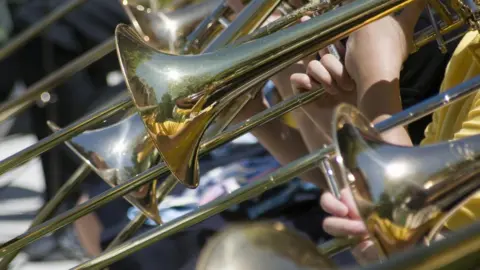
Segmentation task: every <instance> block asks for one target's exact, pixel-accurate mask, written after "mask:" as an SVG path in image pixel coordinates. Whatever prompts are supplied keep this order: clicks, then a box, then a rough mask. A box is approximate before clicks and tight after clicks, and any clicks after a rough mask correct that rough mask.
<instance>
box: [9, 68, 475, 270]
mask: <svg viewBox="0 0 480 270" xmlns="http://www.w3.org/2000/svg"><path fill="white" fill-rule="evenodd" d="M479 88H480V76H479V77H475V78H473V79H471V80H469V81H467V82H464V83H461V84H459V85H458V86H456V87H454V88H452V89H450V90H448V91H445V92H443V93H440V94H438V95H436V96H434V97H432V98H430V99H427V100H424V101H423V102H420V103H419V104H417V105H415V106H412V107H410V108H409V109H407V110H405V111H402V112H400V113H397V114H395V115H393V116H392V117H391V118H388V119H386V120H384V121H382V122H380V123H378V124H377V125H375V128H376V129H378V130H379V132H383V131H386V130H388V129H390V128H392V127H395V126H399V125H406V124H408V123H411V122H413V121H415V120H417V119H420V118H422V117H424V116H426V115H428V114H429V113H432V112H433V111H434V110H436V109H438V108H440V107H442V106H445V105H447V104H452V103H454V102H456V101H458V100H461V99H462V98H463V97H465V96H467V95H468V94H471V93H474V92H475V91H476V90H477V89H479ZM322 93H323V91H310V92H307V93H303V94H300V95H298V96H295V97H292V98H291V99H290V100H286V101H283V102H281V103H279V104H276V105H274V106H273V107H271V108H269V109H267V110H266V111H264V112H262V113H260V114H258V115H255V116H253V117H252V118H250V119H248V120H247V121H245V122H243V123H240V124H238V125H236V126H235V127H234V128H232V130H229V131H227V132H224V133H222V134H221V135H219V136H216V137H215V138H212V139H210V140H208V141H206V142H204V143H203V144H202V147H201V149H200V153H201V154H204V153H207V152H209V151H211V150H212V149H214V148H216V147H218V146H220V145H222V144H224V143H226V142H228V141H231V140H233V139H235V138H238V137H239V136H241V135H242V134H245V133H246V132H248V131H250V130H252V129H253V128H255V127H257V126H259V125H262V124H264V123H267V122H268V121H269V120H271V119H274V118H276V117H279V116H281V115H282V114H284V113H286V112H289V111H291V110H293V109H296V108H298V107H299V106H301V105H302V104H305V103H308V102H311V101H312V100H314V99H315V98H317V97H319V96H320V95H322ZM334 150H335V149H334V148H333V146H329V147H326V148H323V149H320V150H318V151H317V152H315V153H312V154H310V155H308V156H305V157H302V158H300V159H298V160H296V161H294V162H291V163H290V164H288V165H286V166H284V167H282V168H279V169H278V170H276V171H275V172H272V173H270V174H268V175H266V176H264V177H261V178H260V179H258V181H256V182H255V183H251V184H249V185H247V186H244V187H242V188H240V189H239V190H237V191H235V192H232V193H230V194H228V195H226V196H223V197H221V198H218V199H216V200H215V201H212V202H211V203H209V204H207V205H204V206H202V207H200V208H199V209H197V210H195V211H193V212H191V213H189V214H187V215H186V216H184V217H182V218H179V219H176V220H173V221H170V222H168V223H165V224H163V225H162V227H158V228H155V229H153V230H151V231H149V232H147V233H145V234H143V235H140V236H138V237H135V238H134V239H132V240H129V241H127V242H126V243H125V244H123V245H121V246H119V247H116V248H114V249H112V250H111V252H105V253H103V254H102V255H100V256H99V257H97V258H95V259H92V260H90V261H88V262H85V263H83V264H82V265H80V266H78V267H76V268H75V269H89V270H90V269H101V268H102V267H104V266H108V265H109V264H111V263H113V262H115V261H118V260H120V259H122V258H124V257H125V256H128V255H129V254H132V253H134V252H136V251H138V250H140V249H142V248H144V247H146V246H149V245H151V244H153V243H155V242H156V241H159V240H161V239H164V238H165V237H168V236H170V235H172V234H174V233H176V232H179V231H181V230H183V229H185V228H188V227H189V226H192V225H194V224H197V223H199V222H202V221H204V220H206V219H207V218H209V217H212V216H213V215H215V214H218V213H220V212H222V211H224V210H226V209H228V208H230V207H232V206H234V205H236V204H238V203H240V202H243V201H245V200H248V199H252V198H255V197H257V196H259V195H260V194H262V193H263V192H265V191H267V190H270V189H272V188H274V187H277V186H279V185H282V184H285V183H287V182H289V181H290V180H291V179H292V178H294V177H295V176H297V175H300V174H302V173H304V172H306V171H308V170H310V169H311V168H314V167H315V166H317V164H318V163H319V162H320V161H321V160H323V159H324V158H325V157H326V156H330V155H332V154H334ZM167 173H168V169H167V168H166V166H165V165H164V164H163V163H162V164H159V165H158V166H155V167H153V168H151V169H149V170H147V171H146V172H144V173H142V174H140V175H138V176H136V177H134V178H132V179H130V181H129V182H127V183H125V184H122V185H119V186H117V187H116V188H114V189H110V190H108V191H106V192H104V193H103V194H101V195H98V196H96V197H94V198H92V199H90V200H89V201H88V202H85V203H84V204H82V205H79V206H77V207H75V208H74V209H71V210H69V211H67V212H65V213H63V214H62V215H60V216H58V217H54V218H52V219H51V220H50V221H49V222H47V223H42V224H40V225H38V226H36V227H35V228H33V229H32V230H31V231H28V232H26V233H23V234H21V235H20V236H18V237H16V238H15V239H12V240H10V241H8V242H6V243H3V244H1V245H0V255H1V256H4V255H5V254H9V253H12V252H14V251H16V250H18V249H20V248H22V247H24V246H26V245H27V244H29V243H31V242H33V241H35V240H37V239H38V238H40V237H42V236H44V235H46V234H47V233H49V232H52V231H55V230H57V229H59V228H62V227H63V226H65V225H67V224H69V223H71V222H73V221H74V220H76V219H77V218H79V217H82V216H84V215H86V214H88V213H90V212H91V211H94V210H95V209H98V208H99V207H101V206H102V205H104V204H106V203H108V202H110V201H112V200H114V199H116V198H119V197H121V196H123V195H125V194H126V193H128V192H130V191H132V190H134V189H135V188H137V187H138V186H141V185H143V184H146V183H148V182H149V181H151V179H153V178H156V177H159V176H161V175H166V174H167ZM327 249H328V247H327Z"/></svg>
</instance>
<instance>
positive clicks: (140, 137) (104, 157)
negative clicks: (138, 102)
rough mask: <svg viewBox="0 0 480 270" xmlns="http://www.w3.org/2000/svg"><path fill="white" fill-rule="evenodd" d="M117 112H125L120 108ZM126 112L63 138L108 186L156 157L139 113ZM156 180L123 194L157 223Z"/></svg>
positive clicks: (124, 179) (53, 126)
mask: <svg viewBox="0 0 480 270" xmlns="http://www.w3.org/2000/svg"><path fill="white" fill-rule="evenodd" d="M119 113H121V114H125V112H122V111H120V112H119ZM126 114H127V117H125V118H124V119H123V120H121V121H119V122H117V123H115V124H113V125H110V126H107V127H104V128H99V129H94V130H88V131H85V132H84V133H82V134H80V135H78V136H76V137H74V138H72V139H71V140H70V141H68V142H66V144H67V146H68V147H69V148H70V149H71V150H72V151H73V152H74V153H75V154H76V155H77V156H78V157H80V158H81V159H82V160H83V161H84V162H85V163H87V164H88V165H89V166H90V167H91V168H92V170H93V171H94V172H96V173H97V174H98V175H99V176H100V177H101V178H102V179H103V180H104V181H105V182H106V183H107V184H108V185H110V186H111V187H115V186H117V185H120V184H123V183H125V182H126V181H128V180H129V179H130V178H132V177H134V176H136V175H138V174H140V173H142V172H144V171H145V170H147V169H149V168H150V167H152V166H153V165H155V164H157V163H158V161H159V155H158V152H157V151H156V149H155V147H154V145H153V143H152V140H151V139H150V138H149V137H148V134H146V133H145V128H144V126H143V123H142V121H141V120H140V119H139V117H140V116H139V115H138V114H137V113H135V112H132V111H131V110H130V113H128V112H127V113H126ZM113 118H115V116H113ZM106 121H108V120H106ZM48 125H49V126H50V128H51V129H52V130H53V131H57V130H58V129H59V127H57V126H56V125H55V124H54V123H53V122H48ZM156 184H157V182H156V181H152V182H151V183H149V184H147V185H143V186H141V187H140V188H138V189H137V190H136V191H134V192H131V193H129V194H128V195H126V196H125V199H127V200H128V201H129V202H130V203H132V204H133V205H135V206H136V207H137V208H138V209H140V210H141V211H142V212H144V213H145V214H146V215H147V216H148V217H149V218H151V219H152V220H154V221H155V222H157V223H158V224H160V222H161V221H160V216H159V214H158V209H157V205H158V202H157V200H156V199H155V189H156Z"/></svg>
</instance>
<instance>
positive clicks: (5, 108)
mask: <svg viewBox="0 0 480 270" xmlns="http://www.w3.org/2000/svg"><path fill="white" fill-rule="evenodd" d="M114 50H115V39H114V38H110V39H108V40H107V41H105V42H103V43H102V44H100V45H98V46H96V47H95V48H93V49H91V50H90V51H88V52H87V53H85V54H83V55H81V56H79V57H78V58H76V59H75V60H73V61H71V62H69V63H68V64H65V65H64V66H63V67H61V68H60V69H58V70H57V71H55V72H53V73H51V74H49V75H48V76H47V77H45V78H43V79H41V80H40V81H38V82H36V83H34V84H33V85H31V86H30V87H28V89H27V90H26V93H24V94H22V95H21V96H20V97H18V98H16V99H14V100H11V101H8V102H6V103H4V104H1V105H0V122H2V121H5V120H7V119H8V118H10V117H12V116H14V115H16V114H18V113H20V112H23V111H24V110H26V109H27V108H28V107H29V106H30V105H32V104H33V103H35V100H36V99H37V98H38V97H39V96H40V95H41V94H42V93H43V92H48V91H50V90H52V89H53V88H55V87H57V86H58V85H60V84H61V83H63V82H64V81H66V80H67V79H68V78H69V77H70V76H72V75H73V74H75V73H77V72H79V71H80V70H82V69H84V68H86V67H87V66H89V65H91V64H92V63H94V62H96V61H97V60H99V59H101V58H102V57H104V56H105V55H107V54H109V53H111V52H113V51H114Z"/></svg>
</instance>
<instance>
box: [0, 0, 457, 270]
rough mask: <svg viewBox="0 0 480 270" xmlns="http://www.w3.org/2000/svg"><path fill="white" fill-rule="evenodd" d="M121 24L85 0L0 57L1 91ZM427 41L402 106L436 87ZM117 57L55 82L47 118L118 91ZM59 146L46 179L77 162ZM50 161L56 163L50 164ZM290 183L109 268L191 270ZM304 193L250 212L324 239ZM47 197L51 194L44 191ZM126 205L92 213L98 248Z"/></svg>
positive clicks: (63, 117) (91, 182)
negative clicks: (229, 226)
mask: <svg viewBox="0 0 480 270" xmlns="http://www.w3.org/2000/svg"><path fill="white" fill-rule="evenodd" d="M66 1H67V0H55V1H45V0H35V1H28V3H27V4H26V5H25V6H23V8H22V9H21V10H20V11H19V12H18V13H16V14H15V16H14V22H15V33H19V32H20V31H21V30H24V29H25V28H26V27H28V26H30V25H31V24H32V23H35V22H37V21H39V20H40V18H41V17H43V16H44V15H45V14H46V13H47V12H46V8H45V7H46V3H47V2H48V3H50V5H49V7H50V9H49V10H51V7H54V6H58V5H59V4H60V3H65V2H66ZM121 22H127V18H126V16H125V15H124V13H123V11H122V9H121V6H120V4H119V1H118V0H89V1H87V2H86V3H85V4H83V6H82V7H81V8H78V9H77V10H75V11H73V12H72V13H70V14H69V15H67V16H66V17H65V18H64V19H62V20H60V21H59V22H58V23H56V24H55V25H53V26H52V27H50V29H49V31H47V33H46V35H43V36H42V38H37V39H35V40H34V41H33V42H30V43H29V44H28V45H27V46H25V47H24V48H23V49H22V50H20V51H18V53H17V54H16V55H14V56H12V57H10V58H9V59H7V60H5V61H2V62H0V69H1V72H2V73H1V74H5V75H6V76H3V77H2V80H0V83H1V84H2V85H0V87H1V89H4V91H5V90H6V89H10V88H11V87H9V85H10V86H11V84H12V82H13V81H14V80H15V79H17V78H21V79H23V80H24V81H25V82H26V84H27V85H31V84H32V83H34V82H36V81H38V80H39V79H41V78H42V77H43V76H45V75H46V74H47V73H49V72H51V71H52V70H54V69H57V68H58V67H60V66H62V65H64V64H65V63H67V62H69V61H71V60H72V59H74V58H76V57H78V56H79V55H81V54H82V53H84V52H86V51H87V50H88V49H91V48H92V47H93V46H95V45H97V44H100V43H101V42H103V41H105V40H106V39H107V38H109V37H111V36H112V35H113V33H114V28H115V26H116V25H117V24H118V23H121ZM452 46H454V45H452ZM435 47H436V45H435V44H431V45H428V46H426V47H424V48H422V49H421V50H420V51H419V52H418V53H416V54H414V55H412V56H410V58H409V59H408V60H407V62H406V63H405V66H404V71H403V72H402V80H401V87H402V98H403V102H404V104H405V106H406V107H408V106H410V105H413V104H415V103H417V102H419V101H420V100H422V99H424V98H426V97H428V96H430V95H432V94H434V93H436V92H438V88H439V85H440V82H441V80H442V78H443V76H442V75H443V72H444V69H445V66H446V64H447V62H448V60H449V55H448V54H447V55H442V54H441V53H440V52H439V51H438V50H437V49H436V48H435ZM451 51H452V50H451ZM45 56H46V57H45ZM117 63H118V61H117V59H116V56H115V54H113V53H112V54H110V55H109V56H108V57H106V58H104V59H102V60H101V61H99V62H97V63H95V64H94V65H92V66H91V67H89V68H88V69H86V70H84V71H82V72H79V73H77V74H76V75H74V76H72V77H71V78H70V79H69V80H68V81H67V82H66V83H65V84H63V85H61V86H60V87H58V88H57V89H56V91H55V93H56V95H57V96H58V102H57V103H56V104H54V105H53V106H52V105H49V106H48V107H47V108H48V110H51V109H52V107H53V108H54V109H55V113H54V114H53V115H55V116H56V117H57V118H56V119H54V120H55V122H57V123H58V124H59V125H61V126H65V125H67V124H69V123H71V122H72V121H73V120H75V119H78V118H79V117H80V116H82V115H84V114H85V113H86V109H85V108H87V107H89V106H90V104H92V103H93V102H94V101H95V100H97V99H98V97H99V96H100V94H105V93H106V92H107V91H109V92H110V91H112V93H118V91H117V90H115V89H114V90H112V88H110V87H108V86H107V84H106V80H105V78H106V75H107V74H108V72H110V71H111V70H114V69H118V64H117ZM9 79H10V81H9ZM121 89H122V87H121V86H120V87H118V90H121ZM0 95H2V96H0V97H1V98H3V99H6V98H7V95H8V93H7V92H0ZM30 116H31V117H32V124H33V127H34V132H35V134H37V136H38V137H39V138H43V137H45V136H47V135H49V134H50V133H51V132H50V131H49V130H48V129H47V127H46V125H45V121H46V120H47V119H49V118H50V116H51V115H49V114H48V111H47V110H46V108H38V107H35V108H32V109H31V111H30ZM50 119H51V118H50ZM410 132H411V134H412V136H414V137H415V138H417V137H418V138H419V137H420V135H419V134H420V133H423V127H421V126H414V125H411V126H410ZM415 140H417V139H415ZM61 148H63V147H61ZM64 149H65V150H66V151H49V152H48V153H46V154H43V155H42V161H43V164H44V169H45V174H46V178H47V179H60V180H63V181H64V180H65V179H67V178H68V177H69V176H70V174H71V173H72V172H73V170H74V169H75V168H76V167H77V166H78V165H79V164H80V163H79V161H78V160H77V161H76V162H75V161H72V159H70V158H68V157H67V155H68V154H66V153H67V152H69V150H68V149H66V148H64ZM248 150H249V151H250V152H242V149H238V150H237V151H236V153H237V154H238V155H237V154H236V155H237V156H236V157H233V155H232V156H231V157H230V160H229V161H232V160H234V158H241V157H242V155H241V154H239V153H243V154H244V155H247V156H243V157H248V156H252V155H267V154H266V152H265V150H264V149H261V150H258V148H250V149H248ZM63 157H66V158H63ZM222 161H225V160H221V159H216V160H215V159H213V158H210V157H208V156H207V157H205V158H203V159H202V161H201V164H202V165H201V166H202V170H204V171H205V170H206V168H207V166H209V167H210V168H211V167H214V166H215V165H218V163H217V162H222ZM215 163H216V164H215ZM59 164H60V165H59ZM52 166H53V167H54V168H57V169H53V170H52V169H51V168H52ZM203 166H205V167H203ZM86 182H87V183H88V185H85V186H84V188H85V191H86V192H88V193H89V195H90V196H91V197H93V196H95V195H98V194H100V193H101V192H103V191H105V190H106V189H107V188H108V186H107V185H106V184H104V183H103V182H101V180H99V178H98V177H97V176H95V175H94V174H93V173H92V174H91V175H90V178H89V179H87V180H86ZM291 187H292V186H291V185H284V186H281V187H278V188H276V189H274V190H271V191H269V192H267V193H265V194H264V195H262V196H260V198H259V199H258V200H252V201H247V202H245V203H242V204H241V205H240V207H239V208H238V209H237V210H236V211H228V212H225V213H223V214H221V215H217V216H214V217H212V218H210V219H208V220H206V221H205V222H202V223H201V224H198V225H196V226H193V227H191V228H189V229H187V230H185V231H183V232H180V233H177V234H175V235H173V236H171V237H168V238H167V239H164V240H162V241H159V242H158V243H155V244H154V245H151V246H150V247H148V248H146V249H143V250H141V251H139V252H136V253H134V254H132V255H130V256H129V257H127V258H125V259H124V260H121V261H120V262H118V263H115V264H114V265H112V267H111V269H114V270H115V269H119V270H121V269H138V270H149V269H158V268H159V266H160V268H161V269H163V270H168V269H172V270H173V269H175V270H177V269H194V265H195V262H196V257H197V256H198V254H199V251H200V249H201V248H202V246H203V244H204V243H205V241H206V240H207V239H208V237H209V236H210V235H212V234H213V233H214V232H215V231H217V230H219V229H221V228H222V227H223V226H224V225H225V224H226V223H227V222H229V221H239V220H248V219H249V213H250V212H249V211H248V210H249V209H251V208H252V207H253V206H255V205H257V204H260V203H263V202H266V201H268V200H269V199H270V198H273V197H275V196H276V195H278V194H280V193H282V192H284V191H285V190H286V189H288V188H291ZM55 190H56V187H51V188H49V191H50V193H53V192H55ZM308 195H309V196H308V197H307V199H300V200H297V199H298V197H295V196H292V197H291V199H290V200H287V201H286V202H285V203H284V204H281V205H279V206H278V207H276V208H273V209H271V211H267V212H264V213H261V214H256V215H255V218H256V219H257V220H258V219H269V220H271V219H275V220H281V221H285V222H286V223H287V224H289V225H290V226H293V227H295V228H296V229H298V230H300V231H303V232H305V233H306V234H307V235H308V236H309V237H310V238H311V239H312V240H313V241H315V242H319V241H321V240H322V239H324V238H327V237H328V236H327V235H325V234H324V233H323V232H322V230H321V222H322V219H323V218H324V217H325V214H324V213H323V212H322V211H321V209H320V208H319V205H318V199H319V192H317V193H316V194H315V193H311V194H308ZM48 197H51V194H50V195H49V196H48ZM129 207H130V204H128V203H127V202H126V201H125V200H123V199H117V200H115V201H114V202H111V203H109V204H107V205H106V206H104V207H102V208H100V209H98V210H97V211H96V213H97V214H98V216H99V218H100V220H101V222H102V224H103V226H104V228H105V230H104V232H103V234H102V245H103V246H104V247H106V245H107V244H108V243H109V241H111V240H112V239H113V238H114V237H115V235H116V234H117V233H119V232H120V231H121V229H122V228H123V227H124V226H125V225H126V224H127V222H128V219H127V215H126V212H127V209H128V208H129ZM148 229H150V227H147V226H145V227H144V228H142V229H141V231H140V232H144V231H146V230H148Z"/></svg>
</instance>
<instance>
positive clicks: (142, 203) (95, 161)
mask: <svg viewBox="0 0 480 270" xmlns="http://www.w3.org/2000/svg"><path fill="white" fill-rule="evenodd" d="M264 13H266V11H264V10H260V11H258V12H256V13H255V12H251V13H249V14H251V16H250V17H252V18H253V19H254V20H255V21H258V19H257V18H256V17H259V16H258V15H257V14H259V15H261V16H263V17H265V15H262V14H264ZM267 13H268V12H267ZM180 14H185V11H181V12H180ZM254 15H257V16H254ZM267 15H268V14H267ZM252 25H253V26H252ZM233 26H235V27H234V29H231V28H230V27H229V28H228V29H227V30H228V31H224V32H223V33H222V34H221V35H220V37H222V36H228V37H231V36H232V35H235V33H236V32H238V31H245V30H246V29H248V31H252V30H253V29H252V27H257V25H255V24H253V23H252V22H248V21H244V22H242V23H241V24H240V23H236V24H235V25H232V27H233ZM222 40H224V42H231V41H232V39H229V38H226V37H224V38H222ZM215 46H222V43H221V42H217V43H216V44H215ZM215 46H211V48H212V49H213V48H215ZM122 118H123V119H122ZM118 119H122V120H120V121H119V122H117V121H118ZM228 120H229V119H226V120H225V121H228ZM225 121H222V122H225ZM48 124H49V125H50V127H51V128H52V129H53V130H54V131H58V130H59V128H58V127H56V125H55V124H54V123H52V122H50V123H48ZM212 135H216V134H212ZM67 145H68V146H69V148H70V149H72V150H73V151H74V153H76V154H77V156H79V157H80V158H81V159H82V160H83V161H85V162H86V163H87V164H89V165H90V166H91V167H92V169H93V170H94V171H95V172H96V173H97V174H98V175H99V176H100V177H101V178H102V179H103V180H105V181H106V182H107V183H108V184H109V185H110V186H112V187H114V186H116V185H118V184H121V183H123V182H124V181H126V180H128V179H130V178H132V177H134V176H135V175H137V174H139V173H141V172H143V171H145V170H146V169H148V168H150V167H151V166H153V165H155V164H156V163H157V162H158V160H159V156H158V152H157V151H156V149H155V147H154V145H153V142H152V140H151V139H150V138H149V136H148V134H147V132H146V129H145V127H144V125H143V123H142V121H141V119H140V117H139V115H138V114H136V113H135V111H133V110H132V109H128V110H127V109H124V110H120V111H118V112H117V113H115V115H113V116H112V117H110V119H105V120H104V121H102V123H101V127H100V128H97V129H94V130H88V131H86V132H84V133H82V134H80V135H78V136H76V137H74V138H73V139H71V140H70V141H69V142H67ZM155 185H156V182H155V181H154V182H153V183H150V184H148V185H145V186H142V188H141V190H139V191H137V192H136V193H135V192H132V193H130V194H128V195H126V199H127V200H128V201H130V202H131V203H132V204H134V205H135V206H136V207H138V208H139V209H140V210H141V211H142V212H144V213H145V214H146V215H147V216H148V217H150V218H151V219H153V220H155V221H156V222H157V223H159V224H160V217H159V216H158V210H157V204H158V202H157V201H156V200H155V199H154V196H153V193H154V190H155Z"/></svg>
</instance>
